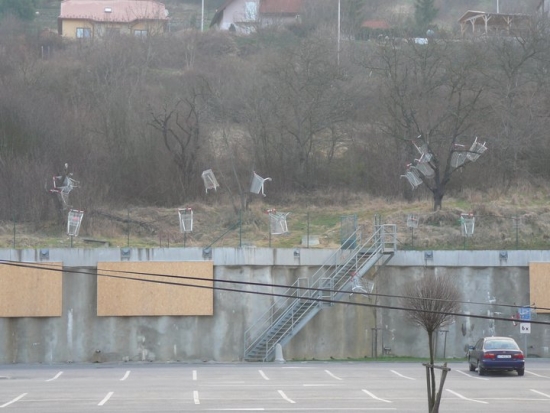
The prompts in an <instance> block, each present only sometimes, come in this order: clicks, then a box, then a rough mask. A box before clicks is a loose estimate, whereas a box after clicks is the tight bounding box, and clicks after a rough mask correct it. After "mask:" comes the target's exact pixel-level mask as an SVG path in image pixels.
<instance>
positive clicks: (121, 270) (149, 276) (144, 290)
mask: <svg viewBox="0 0 550 413" xmlns="http://www.w3.org/2000/svg"><path fill="white" fill-rule="evenodd" d="M213 279H214V265H213V263H212V261H200V262H150V261H149V262H100V263H98V265H97V315H98V316H168V315H173V316H184V315H189V316H191V315H213V314H214V292H213V289H212V287H213Z"/></svg>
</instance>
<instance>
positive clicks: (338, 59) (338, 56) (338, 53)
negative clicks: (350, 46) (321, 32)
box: [336, 0, 340, 65]
mask: <svg viewBox="0 0 550 413" xmlns="http://www.w3.org/2000/svg"><path fill="white" fill-rule="evenodd" d="M336 59H337V63H338V65H340V0H338V50H337V52H336Z"/></svg>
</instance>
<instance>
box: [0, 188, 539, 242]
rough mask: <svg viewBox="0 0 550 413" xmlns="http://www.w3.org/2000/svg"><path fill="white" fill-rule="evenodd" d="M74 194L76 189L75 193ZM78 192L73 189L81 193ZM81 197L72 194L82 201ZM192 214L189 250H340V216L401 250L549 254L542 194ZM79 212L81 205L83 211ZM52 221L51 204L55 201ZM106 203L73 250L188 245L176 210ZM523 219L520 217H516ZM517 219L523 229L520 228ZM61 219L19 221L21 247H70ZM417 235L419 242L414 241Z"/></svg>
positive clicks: (204, 204)
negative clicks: (310, 241)
mask: <svg viewBox="0 0 550 413" xmlns="http://www.w3.org/2000/svg"><path fill="white" fill-rule="evenodd" d="M76 191H77V190H76ZM76 191H75V192H76ZM77 197H78V194H77V193H75V194H74V198H73V199H74V201H75V202H77V200H78V198H77ZM186 206H191V207H192V208H193V211H194V222H193V232H192V233H188V234H187V236H186V240H185V242H186V246H198V247H205V246H208V245H210V244H212V243H213V242H214V241H216V240H218V239H219V240H218V241H216V242H215V243H214V246H215V247H216V246H231V247H235V246H239V245H244V246H246V245H251V246H256V247H267V246H269V245H270V243H271V246H272V247H278V248H294V247H300V246H304V245H302V238H303V237H305V236H306V234H308V233H309V234H310V235H313V236H316V237H318V239H319V242H320V244H319V245H310V247H312V248H319V247H330V248H332V247H337V246H338V245H339V242H340V233H341V217H342V216H349V215H356V216H357V223H358V225H360V226H363V227H364V228H365V231H366V233H371V232H372V226H373V222H374V216H375V215H379V216H380V217H381V218H382V221H383V222H384V223H388V224H395V225H397V229H398V242H399V245H398V248H399V249H463V248H466V249H493V250H505V249H516V244H517V247H518V248H519V249H547V248H548V246H549V234H550V206H549V205H548V196H547V193H546V192H544V191H540V192H530V193H524V194H521V195H520V194H517V193H516V194H511V195H510V194H508V195H502V194H494V195H491V194H482V193H469V194H465V195H464V196H463V197H461V198H446V199H444V202H443V209H442V210H441V211H438V212H433V211H432V210H431V209H432V203H431V200H425V201H416V202H410V203H408V202H404V201H402V200H391V199H375V198H371V197H369V196H366V195H360V194H354V193H347V192H339V193H335V192H331V193H318V194H315V195H310V196H309V197H306V196H305V195H293V196H285V199H281V198H277V197H275V196H271V195H270V194H269V192H268V194H267V197H266V198H261V197H254V198H253V201H252V203H251V205H250V210H249V211H247V212H245V213H244V214H242V221H243V224H242V227H241V226H239V225H238V224H237V223H238V220H239V215H238V214H237V213H235V210H234V208H233V206H232V204H231V202H230V200H229V199H228V198H227V196H226V195H224V194H223V192H222V193H210V194H208V195H207V196H205V198H204V199H203V200H202V201H200V202H193V203H191V204H189V205H186ZM79 207H80V206H79ZM51 208H52V216H53V203H52V206H51ZM268 208H275V209H276V210H277V211H279V212H289V213H290V214H289V215H288V218H287V224H288V229H289V233H288V234H285V235H272V236H271V237H270V236H269V232H268V215H267V214H266V212H265V211H266V209H268ZM468 212H473V213H474V214H475V216H476V221H475V230H474V235H473V237H471V238H464V237H463V236H462V235H461V226H460V224H459V218H460V214H461V213H468ZM409 214H415V215H417V216H418V218H419V226H418V228H416V229H414V230H413V229H411V228H409V227H408V226H407V217H408V216H409ZM129 216H130V225H129V226H128V224H127V217H128V209H127V207H123V208H120V209H117V208H116V207H112V206H111V207H109V206H105V207H104V208H99V209H96V210H87V212H86V214H85V216H84V221H83V226H82V229H81V233H80V236H79V237H78V238H75V239H73V245H74V246H76V247H85V248H92V247H96V246H98V245H95V244H90V243H85V242H84V238H95V239H102V240H106V241H109V242H110V244H111V245H112V246H121V247H122V246H126V245H127V244H128V228H129V229H130V233H129V235H130V246H134V247H159V246H163V247H168V246H170V247H175V246H183V235H182V234H181V233H180V231H179V223H178V213H177V208H153V207H131V208H130V214H129ZM516 217H519V218H520V219H519V220H518V219H516ZM516 222H519V226H517V228H516ZM65 232H66V228H65V223H64V222H61V223H59V222H55V221H54V220H51V221H44V222H38V223H15V244H16V248H29V247H30V248H39V247H67V246H70V238H69V237H68V236H67V235H66V234H65ZM413 236H414V241H413ZM13 240H14V224H13V222H0V248H11V247H12V246H13Z"/></svg>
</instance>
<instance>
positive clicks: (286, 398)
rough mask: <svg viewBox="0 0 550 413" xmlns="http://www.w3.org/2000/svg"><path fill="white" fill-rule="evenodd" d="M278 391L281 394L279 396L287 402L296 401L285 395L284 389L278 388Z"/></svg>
mask: <svg viewBox="0 0 550 413" xmlns="http://www.w3.org/2000/svg"><path fill="white" fill-rule="evenodd" d="M278 392H279V394H280V395H281V397H282V398H283V399H285V400H286V401H287V402H289V403H296V402H295V401H294V400H292V399H289V398H288V397H287V395H286V394H285V392H284V391H282V390H278Z"/></svg>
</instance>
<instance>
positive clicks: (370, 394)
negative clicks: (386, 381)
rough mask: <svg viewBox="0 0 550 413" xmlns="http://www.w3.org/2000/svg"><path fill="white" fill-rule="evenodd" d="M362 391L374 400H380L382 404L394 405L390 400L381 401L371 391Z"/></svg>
mask: <svg viewBox="0 0 550 413" xmlns="http://www.w3.org/2000/svg"><path fill="white" fill-rule="evenodd" d="M362 391H363V392H364V393H366V394H368V395H369V396H370V397H372V398H373V399H376V400H380V401H381V402H384V403H392V402H391V401H390V400H386V399H381V398H380V397H376V396H375V395H374V394H372V393H371V392H370V391H368V390H365V389H362Z"/></svg>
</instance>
